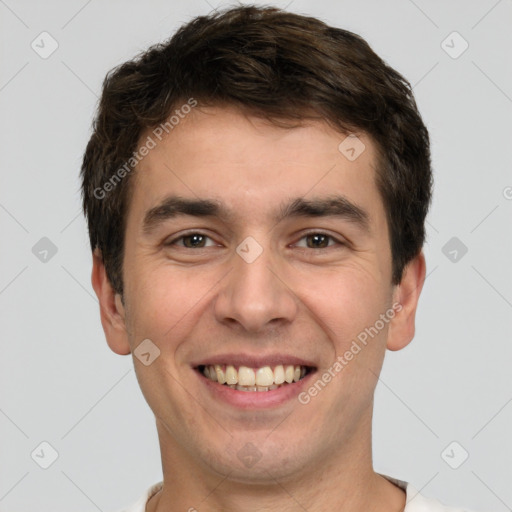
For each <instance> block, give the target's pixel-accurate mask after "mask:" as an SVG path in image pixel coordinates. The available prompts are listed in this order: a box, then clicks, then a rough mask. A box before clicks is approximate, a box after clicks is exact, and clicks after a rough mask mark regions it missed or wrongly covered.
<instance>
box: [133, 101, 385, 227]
mask: <svg viewBox="0 0 512 512" xmlns="http://www.w3.org/2000/svg"><path fill="white" fill-rule="evenodd" d="M158 133H159V132H157V134H158ZM148 137H149V138H151V139H152V140H153V142H154V144H151V145H152V146H153V145H154V147H153V148H152V149H151V150H150V151H149V153H148V154H147V156H146V157H145V158H144V159H143V160H142V161H141V162H140V163H139V164H138V166H137V171H136V173H135V176H133V178H134V181H135V187H134V194H133V197H132V202H133V204H132V206H133V207H135V209H136V210H138V211H139V215H142V212H143V211H144V210H147V209H148V208H151V207H153V206H155V204H157V203H158V202H159V200H162V199H163V198H164V197H165V196H166V195H169V194H173V195H180V196H182V197H188V198H208V199H215V200H220V201H223V202H225V203H227V204H228V205H229V207H230V209H231V210H232V211H236V212H237V215H239V218H240V219H241V218H242V217H243V215H244V214H245V213H247V215H249V219H250V220H253V221H254V220H255V219H254V212H255V209H257V210H259V211H261V212H262V213H263V212H264V211H265V210H267V209H272V208H273V207H274V206H275V205H276V204H279V203H282V202H283V199H284V198H286V197H290V198H291V197H294V198H296V197H307V196H314V197H321V196H322V195H324V196H332V195H333V194H335V193H336V194H342V195H344V196H345V197H348V198H350V199H351V200H352V201H353V202H355V203H356V204H361V205H362V204H364V205H365V207H366V209H367V210H369V214H370V215H369V216H370V217H372V216H373V215H372V211H373V214H374V215H378V214H379V213H382V203H381V200H380V196H379V194H378V192H377V188H376V184H375V172H376V171H375V167H376V148H375V146H374V144H373V142H372V140H371V139H370V138H369V137H368V136H367V135H366V134H364V133H359V134H357V137H355V136H350V137H348V136H347V134H343V133H340V132H338V131H336V130H334V129H333V128H332V127H330V126H329V125H328V124H327V123H326V122H325V121H323V120H307V121H304V122H302V123H301V124H300V125H298V126H294V127H290V128H283V127H282V126H278V125H275V124H272V123H270V122H269V121H267V120H264V119H261V118H257V117H253V116H250V115H247V114H244V113H242V112H241V111H239V110H238V109H235V108H220V107H208V108H199V107H196V108H195V109H193V110H192V111H191V112H190V113H189V114H187V115H186V116H184V117H182V118H181V119H180V120H179V122H178V123H177V124H174V125H173V127H172V129H169V130H168V133H165V132H164V134H163V136H162V135H160V136H159V137H157V136H156V135H155V131H154V130H148V131H147V132H146V133H144V134H143V136H142V137H141V143H144V142H145V141H147V140H148ZM160 139H161V140H160Z"/></svg>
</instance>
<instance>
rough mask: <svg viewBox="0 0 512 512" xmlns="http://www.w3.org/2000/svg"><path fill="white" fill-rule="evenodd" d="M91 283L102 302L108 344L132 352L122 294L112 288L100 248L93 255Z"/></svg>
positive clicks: (126, 352) (101, 312)
mask: <svg viewBox="0 0 512 512" xmlns="http://www.w3.org/2000/svg"><path fill="white" fill-rule="evenodd" d="M92 258H93V262H92V274H91V283H92V287H93V288H94V291H95V292H96V296H97V297H98V301H99V303H100V316H101V325H102V326H103V331H104V332H105V337H106V339H107V343H108V346H109V347H110V349H111V350H112V351H113V352H115V353H116V354H119V355H126V354H130V353H131V349H130V343H129V340H128V333H127V329H126V323H125V308H124V305H123V303H122V300H121V296H120V295H119V294H118V293H116V292H115V290H114V289H113V288H112V285H111V283H110V280H109V279H108V277H107V273H106V270H105V265H104V263H103V258H102V256H101V252H100V251H99V249H95V251H94V252H93V255H92Z"/></svg>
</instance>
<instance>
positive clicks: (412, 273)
mask: <svg viewBox="0 0 512 512" xmlns="http://www.w3.org/2000/svg"><path fill="white" fill-rule="evenodd" d="M425 272H426V265H425V256H424V255H423V251H420V253H419V254H418V255H417V256H416V257H415V258H414V259H413V260H411V261H410V262H409V263H408V264H407V266H406V267H405V269H404V273H403V275H402V280H401V281H400V284H398V285H396V286H395V289H394V291H393V303H394V304H395V303H398V304H400V305H401V306H402V307H401V309H399V308H398V307H397V308H396V314H395V316H394V317H393V319H392V320H391V322H390V323H389V330H388V341H387V348H388V349H389V350H400V349H402V348H404V347H406V346H407V345H408V344H409V343H410V342H411V341H412V339H413V337H414V321H415V316H416V308H417V306H418V300H419V298H420V293H421V290H422V288H423V283H424V282H425Z"/></svg>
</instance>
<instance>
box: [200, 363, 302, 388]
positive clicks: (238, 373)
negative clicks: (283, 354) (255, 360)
mask: <svg viewBox="0 0 512 512" xmlns="http://www.w3.org/2000/svg"><path fill="white" fill-rule="evenodd" d="M203 373H204V375H205V376H206V377H208V378H209V379H211V380H214V381H217V382H219V384H228V385H236V384H238V385H239V386H272V385H279V384H283V383H285V382H287V383H289V384H290V383H292V382H297V381H298V380H300V379H301V378H302V377H304V375H305V374H306V367H304V366H299V365H295V366H294V365H292V364H289V365H286V366H284V365H282V364H279V365H277V366H276V367H274V368H271V367H270V366H262V367H261V368H249V367H248V366H240V367H239V368H238V370H237V369H236V368H235V367H234V366H233V365H231V364H228V365H220V364H216V365H209V366H205V367H204V370H203Z"/></svg>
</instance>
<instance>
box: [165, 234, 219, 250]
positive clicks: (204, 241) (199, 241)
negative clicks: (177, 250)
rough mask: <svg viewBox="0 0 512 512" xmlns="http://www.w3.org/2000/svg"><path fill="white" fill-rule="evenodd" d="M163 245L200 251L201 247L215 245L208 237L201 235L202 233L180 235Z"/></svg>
mask: <svg viewBox="0 0 512 512" xmlns="http://www.w3.org/2000/svg"><path fill="white" fill-rule="evenodd" d="M165 245H167V246H173V245H175V246H176V245H177V246H178V247H185V248H186V249H202V248H203V247H208V246H211V245H215V244H214V243H213V240H212V239H211V238H210V237H209V236H206V235H203V234H202V233H190V234H188V235H182V236H180V237H178V238H175V239H174V240H171V241H170V242H168V243H166V244H165Z"/></svg>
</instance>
